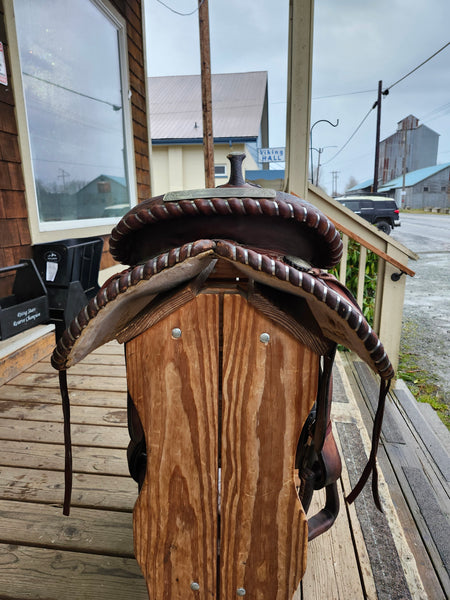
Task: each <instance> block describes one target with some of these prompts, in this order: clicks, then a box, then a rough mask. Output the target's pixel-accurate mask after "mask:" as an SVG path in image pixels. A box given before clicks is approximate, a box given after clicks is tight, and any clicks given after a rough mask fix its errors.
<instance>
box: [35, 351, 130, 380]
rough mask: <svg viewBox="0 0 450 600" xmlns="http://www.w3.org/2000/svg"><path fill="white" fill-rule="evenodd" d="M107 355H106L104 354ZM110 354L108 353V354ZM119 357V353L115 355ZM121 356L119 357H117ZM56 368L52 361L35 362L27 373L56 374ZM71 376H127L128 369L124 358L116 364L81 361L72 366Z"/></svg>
mask: <svg viewBox="0 0 450 600" xmlns="http://www.w3.org/2000/svg"><path fill="white" fill-rule="evenodd" d="M103 356H105V355H103ZM106 356H108V355H106ZM113 356H115V357H117V355H113ZM117 358H119V357H117ZM55 372H56V371H55V369H54V368H53V367H52V365H51V364H50V361H48V362H47V361H41V362H38V363H35V364H34V365H32V366H31V367H29V368H28V369H27V370H26V371H25V373H45V374H48V375H54V374H55ZM69 373H70V376H71V377H74V376H77V375H78V376H80V375H81V376H82V375H91V376H94V377H111V376H112V377H125V376H126V369H125V361H124V359H123V358H122V359H121V362H120V363H115V364H112V365H110V364H105V363H104V362H101V363H90V362H85V361H83V362H81V363H78V364H77V365H74V366H73V367H70V370H69Z"/></svg>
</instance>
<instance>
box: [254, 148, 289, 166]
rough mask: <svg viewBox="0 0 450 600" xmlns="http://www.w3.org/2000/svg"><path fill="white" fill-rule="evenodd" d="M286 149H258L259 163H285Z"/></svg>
mask: <svg viewBox="0 0 450 600" xmlns="http://www.w3.org/2000/svg"><path fill="white" fill-rule="evenodd" d="M285 160H286V158H285V148H258V162H260V163H265V162H285Z"/></svg>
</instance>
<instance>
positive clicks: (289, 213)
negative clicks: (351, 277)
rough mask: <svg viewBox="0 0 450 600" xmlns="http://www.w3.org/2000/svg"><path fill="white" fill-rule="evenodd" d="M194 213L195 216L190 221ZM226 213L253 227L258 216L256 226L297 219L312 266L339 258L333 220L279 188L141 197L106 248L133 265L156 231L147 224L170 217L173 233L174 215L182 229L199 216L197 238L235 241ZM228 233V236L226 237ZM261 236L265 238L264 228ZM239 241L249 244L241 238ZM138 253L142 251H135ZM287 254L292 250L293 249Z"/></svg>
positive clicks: (328, 264) (326, 265) (339, 243)
mask: <svg viewBox="0 0 450 600" xmlns="http://www.w3.org/2000/svg"><path fill="white" fill-rule="evenodd" d="M194 217H195V219H193V220H192V221H191V220H190V219H192V218H194ZM227 217H228V220H227ZM230 217H234V218H235V219H236V218H238V217H252V219H251V220H249V221H248V223H247V222H246V221H245V224H246V226H247V227H252V226H256V227H258V223H256V225H255V219H258V218H259V220H260V223H261V224H262V223H263V220H262V218H264V220H267V219H268V220H270V223H273V224H275V223H276V222H277V220H279V219H281V220H282V221H281V223H282V225H283V227H286V226H287V225H288V223H289V222H291V221H292V222H293V223H296V224H297V227H298V230H296V234H295V241H296V243H297V244H298V245H299V246H301V244H302V243H305V237H306V240H307V241H308V240H309V242H310V246H311V249H312V250H311V251H312V252H313V255H314V260H315V261H316V262H315V264H314V266H317V267H322V268H331V267H333V266H335V265H336V264H337V263H338V262H339V260H340V258H341V256H342V241H341V239H340V236H339V233H338V232H337V230H336V228H335V226H334V225H333V223H331V221H330V220H329V219H328V218H327V217H326V216H325V215H324V214H323V213H321V212H320V211H319V210H318V209H317V208H315V207H314V206H313V205H312V204H309V203H308V202H306V201H303V200H300V199H298V198H295V197H294V196H292V195H289V194H285V193H283V192H278V193H277V196H276V198H275V199H269V198H214V197H213V198H197V199H193V200H179V201H174V202H164V201H163V196H158V197H155V198H152V199H150V200H146V201H144V202H142V203H141V204H139V205H137V206H135V207H134V208H133V209H131V210H130V211H129V212H128V213H127V214H126V215H125V216H124V217H123V218H122V219H121V220H120V222H119V223H118V224H117V226H116V227H115V228H114V229H113V231H112V232H111V239H110V251H111V254H112V255H113V257H114V258H115V259H116V260H117V261H119V262H122V263H124V264H133V262H135V261H136V258H137V257H138V258H139V259H140V260H143V259H145V258H147V257H146V256H143V255H142V252H145V249H144V248H143V243H142V242H143V241H145V244H144V245H149V247H150V251H151V243H152V236H153V235H155V232H157V230H154V232H153V230H152V228H151V226H152V225H155V224H156V223H159V224H160V225H161V226H163V223H165V222H166V221H171V222H172V223H171V225H170V229H171V230H172V232H173V228H174V227H176V221H177V220H179V219H183V228H182V229H183V230H185V229H186V228H189V227H191V226H196V227H198V226H199V220H200V221H201V220H202V219H203V221H204V226H205V232H204V234H203V233H202V235H201V237H205V238H206V237H221V238H232V239H236V238H235V231H236V220H234V221H233V219H230ZM205 218H210V219H212V224H211V227H210V229H211V232H212V231H213V230H214V229H216V230H217V226H218V225H219V226H220V228H221V229H222V232H221V233H220V234H219V235H218V234H217V233H218V232H217V231H216V233H215V235H213V234H212V233H209V232H208V231H207V228H208V225H207V222H206V221H205ZM227 227H228V230H227ZM267 228H270V225H269V224H267ZM143 229H146V230H147V233H146V235H145V236H144V235H139V233H138V232H140V231H141V230H143ZM227 232H228V235H226V233H227ZM168 233H169V228H168ZM287 233H288V232H287ZM172 234H173V233H172ZM262 236H263V237H264V229H263V231H262ZM165 237H166V238H167V237H168V236H165ZM198 237H200V236H195V237H194V239H198ZM283 237H284V236H283V235H280V236H278V244H279V246H280V248H279V249H280V250H283V241H284V240H283ZM238 241H240V242H241V243H247V242H248V240H246V239H244V238H242V239H240V240H238ZM179 245H180V244H179ZM154 250H155V252H159V251H161V248H154ZM139 253H141V254H140V255H139ZM285 253H287V252H285ZM292 253H293V254H296V253H295V249H294V252H292ZM296 255H297V256H300V255H301V254H300V253H298V252H297V254H296Z"/></svg>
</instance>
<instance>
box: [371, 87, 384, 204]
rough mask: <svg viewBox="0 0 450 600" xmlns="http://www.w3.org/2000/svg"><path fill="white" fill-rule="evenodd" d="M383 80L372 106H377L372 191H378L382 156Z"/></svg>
mask: <svg viewBox="0 0 450 600" xmlns="http://www.w3.org/2000/svg"><path fill="white" fill-rule="evenodd" d="M382 86H383V82H382V81H379V82H378V97H377V101H376V102H375V104H374V105H373V107H372V108H375V107H377V131H376V137H375V167H374V171H373V185H372V192H375V193H376V192H377V191H378V161H379V158H380V125H381V89H382Z"/></svg>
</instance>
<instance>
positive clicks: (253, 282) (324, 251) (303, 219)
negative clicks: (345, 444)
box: [52, 154, 394, 597]
mask: <svg viewBox="0 0 450 600" xmlns="http://www.w3.org/2000/svg"><path fill="white" fill-rule="evenodd" d="M229 158H230V162H231V176H230V180H229V182H228V184H226V185H225V186H222V187H219V188H215V189H205V190H193V191H182V192H173V193H168V194H166V195H165V196H159V197H156V198H152V199H150V200H147V201H145V202H143V203H141V204H139V205H137V206H136V207H134V208H133V209H132V210H130V211H129V212H128V213H127V214H126V215H125V216H124V217H123V218H122V219H121V221H120V222H119V223H118V225H117V226H116V227H115V228H114V229H113V231H112V234H111V240H110V251H111V253H112V255H113V257H114V258H115V259H116V260H118V261H120V262H122V263H124V264H128V265H131V266H130V267H128V268H126V269H125V270H123V271H121V272H120V273H118V274H117V275H115V276H113V277H112V278H110V279H109V280H108V281H107V282H106V283H105V285H104V286H103V287H102V288H101V289H100V291H99V292H98V294H97V295H96V296H95V297H94V298H93V299H92V300H91V301H90V302H89V304H88V305H87V306H85V308H84V309H83V310H82V311H81V312H80V313H79V314H78V316H77V317H76V318H75V319H74V320H73V322H72V323H71V325H70V327H69V328H68V329H67V330H66V332H65V333H64V334H63V336H62V338H61V339H60V340H59V342H58V344H57V347H56V349H55V351H54V353H53V356H52V364H53V366H54V367H55V368H56V369H58V370H59V371H60V383H61V392H62V398H63V409H64V414H65V440H66V495H65V501H64V512H65V514H68V512H69V505H70V493H71V451H70V422H69V418H70V417H69V414H70V412H69V397H68V392H67V380H66V370H67V369H68V368H69V367H70V366H71V365H73V364H75V363H77V362H78V361H80V360H82V359H83V358H84V357H85V356H86V355H87V354H88V353H89V352H91V351H92V350H94V349H95V348H97V347H99V346H101V345H102V344H104V343H106V342H108V341H110V340H114V339H116V340H118V341H119V342H122V343H125V345H126V346H128V347H130V348H131V347H132V343H133V340H137V339H139V336H142V335H143V334H144V333H145V332H147V331H151V330H152V328H155V327H156V326H157V324H158V323H161V322H163V321H164V320H165V319H167V317H168V315H172V314H175V313H176V311H178V310H181V308H182V307H184V306H187V305H189V303H191V302H193V301H194V299H196V298H199V297H200V296H201V295H202V294H203V295H204V294H210V295H211V294H212V295H216V296H221V297H223V296H224V295H226V294H230V293H231V294H234V295H235V296H239V297H240V298H243V299H244V300H245V303H246V304H248V305H250V307H251V308H252V310H254V311H256V313H257V314H258V315H262V316H263V317H264V319H266V321H265V322H267V323H275V324H276V325H277V326H279V327H280V329H281V330H282V332H284V333H283V335H284V336H285V337H286V339H287V342H286V343H289V340H291V339H293V340H294V341H295V343H296V344H298V345H300V346H301V347H302V348H303V347H304V348H306V352H307V353H308V356H310V357H312V359H311V360H312V361H313V362H314V361H315V363H314V364H315V365H316V367H314V369H312V370H311V372H310V373H309V374H308V373H307V374H306V375H305V373H304V372H303V373H302V374H301V375H299V374H298V373H297V374H296V375H295V376H296V377H297V378H298V377H300V376H301V377H302V378H303V380H304V379H305V377H306V378H308V377H311V378H312V379H314V381H313V388H312V389H313V396H314V397H313V402H312V403H313V406H309V405H308V410H307V412H306V413H305V416H306V415H307V414H308V413H309V415H308V416H307V418H304V419H303V421H302V423H301V429H300V430H299V431H298V434H297V437H296V438H295V439H297V440H298V443H297V449H296V452H294V454H295V465H294V466H295V469H296V471H298V475H299V478H300V482H301V484H300V488H299V490H298V496H299V499H300V501H301V503H302V506H303V510H304V511H305V512H306V511H307V510H308V508H309V504H310V501H311V497H312V495H313V492H314V490H318V489H321V488H325V490H326V505H325V507H324V508H323V509H322V510H321V511H320V512H319V513H318V514H317V515H315V516H313V517H311V518H309V520H308V539H313V538H314V537H316V536H317V535H319V534H321V533H323V532H324V531H326V530H327V529H328V528H329V527H330V526H331V525H332V524H333V522H334V520H335V518H336V515H337V513H338V510H339V502H338V495H337V488H336V481H337V479H338V478H339V476H340V470H341V463H340V457H339V454H338V450H337V447H336V444H335V441H334V439H333V435H332V431H331V423H330V407H331V400H332V374H331V371H332V366H333V359H334V355H335V351H336V347H337V345H338V344H342V345H344V346H346V347H347V348H349V349H351V350H353V351H354V352H356V353H357V354H358V355H359V356H360V357H361V358H362V359H363V360H364V361H365V362H366V363H367V364H368V365H369V366H370V367H371V368H372V369H373V371H375V373H377V374H378V375H379V376H380V378H381V385H380V398H379V405H378V410H377V413H376V417H375V424H374V430H373V440H372V450H371V453H370V457H369V461H368V463H367V466H366V468H365V470H364V472H363V474H362V475H361V479H360V481H359V482H358V484H357V486H356V487H355V489H354V490H353V492H352V493H351V494H350V496H349V497H348V498H347V501H348V502H352V501H353V500H354V499H355V498H356V496H357V495H358V494H359V492H360V490H361V489H362V487H363V486H364V484H365V482H366V481H367V479H368V478H369V476H370V474H371V473H372V474H373V479H372V489H373V496H374V500H375V503H376V505H377V507H378V508H380V510H381V505H380V500H379V497H378V491H377V471H376V452H377V447H378V440H379V435H380V429H381V422H382V415H383V408H384V401H385V397H386V394H387V392H388V389H389V381H390V380H391V379H392V377H393V376H394V371H393V368H392V365H391V363H390V361H389V358H388V357H387V355H386V353H385V351H384V348H383V345H382V344H381V342H380V340H379V339H378V338H377V336H376V334H375V333H374V332H373V331H372V329H371V327H370V325H369V324H368V323H367V321H366V320H365V318H364V316H363V314H362V312H361V310H360V308H359V307H358V306H357V304H356V301H355V300H354V298H353V297H352V295H351V294H350V293H349V291H348V290H347V289H346V288H345V287H344V286H343V285H341V284H340V283H339V282H338V281H337V280H336V278H335V277H333V276H332V275H330V274H329V273H328V272H327V271H326V269H329V268H332V267H333V266H335V265H336V264H337V263H338V262H339V260H340V258H341V254H342V242H341V239H340V236H339V233H338V232H337V231H336V229H335V227H334V225H333V224H332V223H331V221H330V220H329V219H328V218H327V217H326V216H325V215H324V214H322V213H321V212H320V211H319V210H318V209H317V208H315V207H314V206H313V205H311V204H309V203H308V202H306V201H304V200H301V199H299V198H297V197H294V196H292V195H290V194H286V193H282V192H275V191H273V190H268V189H263V188H259V187H255V186H252V185H249V184H246V183H245V181H244V180H243V178H242V174H241V163H242V160H243V158H244V155H235V154H232V155H230V156H229ZM220 310H223V309H220ZM220 310H219V312H218V313H217V314H218V315H219V317H220ZM227 310H228V309H227ZM236 314H237V312H236ZM252 314H253V313H252ZM219 317H218V319H219ZM220 318H225V317H220ZM226 318H228V317H226ZM249 318H250V317H249ZM199 319H200V322H201V314H200V316H199ZM205 320H206V317H205ZM219 320H220V319H219ZM202 325H203V324H202ZM234 327H239V324H238V323H236V322H235V324H234ZM232 330H233V328H232V327H231V330H230V331H231V332H232ZM174 331H175V329H174V330H173V332H174ZM177 335H178V334H177V333H172V337H173V336H175V337H176V336H177ZM179 335H180V336H181V331H180V334H179ZM220 335H222V334H220ZM220 335H219V338H220ZM261 335H263V334H261ZM264 335H267V336H268V334H264ZM269 337H270V336H269ZM264 339H265V338H264ZM264 339H263V338H262V337H261V342H264ZM283 339H284V338H283ZM160 343H161V344H163V341H161V342H160ZM220 343H222V346H224V344H225V342H223V340H222V342H220V339H219V345H220ZM152 347H153V346H152ZM223 352H225V350H223V349H221V350H219V353H223ZM275 358H276V357H275ZM133 360H134V359H133ZM133 360H131V359H130V360H128V355H127V364H128V362H129V363H130V364H131V363H133V365H134V367H133V368H134V369H137V370H139V369H142V370H143V371H144V370H145V369H147V370H150V371H155V370H157V369H158V366H159V365H158V360H159V359H158V358H154V357H153V356H147V357H146V358H145V360H144V359H142V365H141V366H139V365H138V366H137V367H136V363H135V362H133ZM274 360H275V359H274ZM308 360H309V359H308ZM144 363H145V364H144ZM311 364H312V363H311ZM279 366H280V369H282V368H283V365H282V364H280V365H279ZM127 368H128V369H131V367H127ZM289 376H290V375H289ZM127 377H129V381H130V382H131V379H132V378H134V377H135V374H134V373H133V374H130V371H129V370H128V371H127ZM145 377H148V378H149V380H151V372H150V374H145ZM220 377H222V375H221V376H220ZM220 377H219V378H220ZM223 377H225V375H223ZM287 377H288V375H287ZM136 378H137V379H139V376H136ZM129 388H130V393H129V397H128V417H129V418H128V422H129V431H130V438H131V440H130V445H129V449H128V462H129V467H130V473H131V475H132V476H133V478H134V479H135V480H136V481H137V482H138V486H139V490H141V491H142V490H143V487H145V485H146V477H147V478H148V461H149V460H150V458H149V457H150V454H149V452H150V450H149V445H150V444H151V440H150V439H148V437H149V435H150V434H149V433H148V431H147V430H146V427H147V425H144V426H143V424H142V418H141V413H140V411H141V409H139V410H137V408H136V405H137V404H138V403H139V402H142V401H143V400H142V398H141V399H140V400H139V401H138V400H137V399H136V398H133V393H132V392H131V389H133V390H135V389H137V390H139V389H140V388H139V385H137V386H136V385H134V384H131V385H129ZM134 393H135V394H137V393H138V392H134ZM139 393H140V392H139ZM275 401H276V402H279V403H280V406H281V404H282V403H283V401H284V400H283V399H281V400H280V399H277V400H275V399H274V400H273V402H275ZM224 410H225V409H224ZM219 412H220V411H219ZM218 418H220V414H219V415H218ZM294 437H295V434H294ZM258 443H259V442H258ZM152 460H153V456H152ZM144 571H145V569H144ZM177 581H178V580H177ZM149 589H150V588H149ZM289 589H290V588H289ZM167 597H170V596H167ZM274 597H275V596H274Z"/></svg>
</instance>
